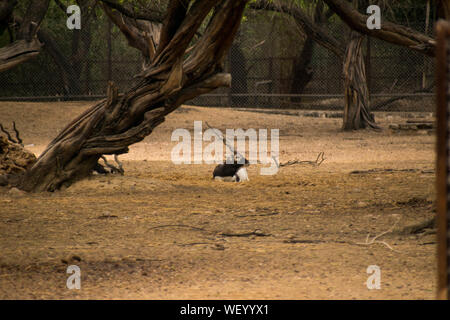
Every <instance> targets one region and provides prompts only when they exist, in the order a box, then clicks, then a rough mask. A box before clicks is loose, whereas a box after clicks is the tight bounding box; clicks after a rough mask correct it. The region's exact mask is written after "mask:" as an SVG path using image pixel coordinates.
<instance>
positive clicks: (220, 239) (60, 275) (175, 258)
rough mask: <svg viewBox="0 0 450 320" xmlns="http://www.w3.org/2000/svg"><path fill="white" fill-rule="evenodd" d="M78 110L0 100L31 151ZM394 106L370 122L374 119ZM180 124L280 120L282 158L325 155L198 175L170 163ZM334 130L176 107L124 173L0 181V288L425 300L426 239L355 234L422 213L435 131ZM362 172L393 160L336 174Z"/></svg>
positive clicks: (426, 213)
mask: <svg viewBox="0 0 450 320" xmlns="http://www.w3.org/2000/svg"><path fill="white" fill-rule="evenodd" d="M91 104H92V103H89V102H82V103H73V102H71V103H28V102H27V103H25V102H23V103H18V102H14V103H13V102H1V103H0V122H2V123H3V124H4V125H6V126H10V124H11V121H12V120H16V122H17V126H18V128H19V129H21V133H22V136H23V138H24V142H25V144H26V145H27V148H28V149H29V150H31V151H33V152H34V153H36V154H39V152H42V151H43V148H44V147H45V145H46V144H47V143H48V142H49V141H50V139H51V138H52V137H54V136H55V135H56V134H57V133H58V131H59V130H60V129H62V127H63V126H64V125H65V124H66V123H68V122H69V121H70V120H71V119H72V118H74V117H75V116H76V115H77V114H79V113H81V112H82V111H83V110H84V109H85V108H87V107H88V106H89V105H91ZM403 116H404V115H401V114H392V115H390V116H388V115H386V114H379V115H377V117H378V119H377V120H378V122H379V123H380V124H381V125H382V126H383V127H384V128H387V127H388V125H389V123H400V122H404V121H405V118H404V117H403ZM425 116H430V115H429V114H428V115H425ZM194 120H203V121H208V122H209V123H210V124H211V125H212V126H215V127H217V128H219V129H221V130H223V131H225V130H224V129H225V128H239V127H242V128H256V129H257V128H269V129H270V128H279V129H280V158H281V161H282V162H285V161H288V160H293V159H301V160H314V159H315V157H316V156H317V154H318V153H319V152H321V151H323V152H325V158H326V160H325V161H324V162H323V163H322V165H320V166H318V167H313V166H310V165H295V166H288V167H283V168H281V169H280V171H279V172H278V173H277V174H276V175H273V176H262V175H259V168H260V165H252V166H250V167H249V175H250V181H249V182H245V183H231V182H228V183H227V182H221V181H213V180H212V179H211V175H212V170H213V168H214V165H206V164H201V165H175V164H173V163H172V162H171V161H170V154H171V150H172V148H173V146H174V145H175V144H176V142H171V133H172V131H173V130H174V129H175V128H186V129H188V130H190V131H192V129H193V122H194ZM340 125H341V120H340V119H333V118H312V117H305V116H293V115H280V114H264V113H258V112H251V111H236V110H231V109H218V108H199V107H183V108H181V109H180V110H179V111H177V112H175V113H173V114H171V115H170V116H169V117H168V118H167V121H166V122H165V123H163V124H162V125H161V126H160V127H158V128H157V130H155V132H154V133H153V134H152V135H151V136H149V137H147V138H146V139H145V140H144V141H143V142H141V143H139V144H136V145H134V146H132V147H131V149H130V153H129V154H127V155H123V156H121V159H122V160H123V163H124V168H125V170H126V173H125V175H124V176H120V175H110V176H99V175H97V176H92V177H91V178H89V179H87V180H84V181H81V182H78V183H76V184H74V185H73V186H71V187H70V188H68V189H66V190H62V191H58V192H55V193H41V194H21V193H20V192H11V191H9V190H8V189H6V188H1V189H0V298H1V299H16V298H19V299H41V298H50V299H71V298H75V299H111V298H112V299H135V298H137V299H433V298H434V297H435V289H436V284H435V278H436V267H435V265H436V262H435V260H436V258H435V251H436V244H435V235H434V234H432V233H428V234H427V233H425V234H423V233H422V234H418V235H401V234H399V233H397V232H393V233H387V234H384V235H382V236H381V237H379V238H378V239H377V240H379V241H380V242H377V243H373V244H370V245H366V244H364V243H365V242H366V241H367V237H368V235H370V237H369V242H370V240H371V239H372V238H373V237H374V236H376V235H379V234H381V233H383V232H385V231H389V230H392V229H393V227H395V228H394V229H395V230H396V229H397V228H399V229H400V228H402V227H404V226H407V225H409V224H412V223H416V222H420V221H423V220H426V219H427V218H430V217H432V216H433V214H434V212H433V210H434V201H435V199H434V198H435V190H434V180H435V178H434V157H435V153H434V141H435V137H434V134H430V133H427V132H424V131H417V132H413V133H409V134H406V133H401V132H400V133H393V132H390V131H389V130H387V129H386V130H383V131H382V132H381V133H376V132H370V131H362V132H342V131H341V130H340ZM369 169H395V170H394V171H382V170H375V171H372V172H368V173H358V174H351V172H352V171H354V170H369ZM405 169H410V170H405ZM401 170H403V171H401ZM381 241H383V242H384V243H381ZM388 246H390V247H391V248H392V249H393V250H391V249H390V248H389V247H388ZM79 260H80V261H79ZM68 265H77V266H79V267H80V269H81V289H80V290H69V289H67V287H66V280H67V278H68V277H69V274H67V273H66V269H67V266H68ZM370 265H377V266H379V267H380V270H381V289H379V290H369V289H368V288H367V286H366V281H367V279H368V277H369V274H367V272H366V270H367V268H368V266H370Z"/></svg>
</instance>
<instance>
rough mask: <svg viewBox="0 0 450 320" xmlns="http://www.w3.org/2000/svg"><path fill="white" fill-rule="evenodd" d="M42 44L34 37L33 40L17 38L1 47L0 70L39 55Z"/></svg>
mask: <svg viewBox="0 0 450 320" xmlns="http://www.w3.org/2000/svg"><path fill="white" fill-rule="evenodd" d="M41 46H42V45H41V43H39V41H38V40H37V39H33V40H31V41H27V40H17V41H14V42H13V43H11V44H9V45H7V46H4V47H3V48H0V72H3V71H6V70H8V69H11V68H13V67H15V66H17V65H19V64H21V63H23V62H25V61H27V60H29V59H31V58H33V57H35V56H37V55H38V54H39V52H40V50H41Z"/></svg>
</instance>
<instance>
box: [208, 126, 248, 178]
mask: <svg viewBox="0 0 450 320" xmlns="http://www.w3.org/2000/svg"><path fill="white" fill-rule="evenodd" d="M206 125H207V126H208V127H209V128H210V129H212V128H211V126H210V125H209V124H208V123H207V122H206ZM212 130H213V131H214V133H215V134H216V135H217V136H218V137H219V138H221V139H222V141H223V144H224V145H225V146H227V147H228V148H229V149H230V151H231V152H232V153H233V156H232V157H231V158H228V159H227V161H226V162H225V163H222V164H219V165H217V166H216V167H215V168H214V171H213V179H216V180H222V181H231V182H243V181H249V180H250V179H249V178H248V172H247V169H246V167H248V166H249V165H250V162H249V161H248V160H247V159H246V158H245V157H244V156H243V155H241V154H240V153H239V152H238V151H237V150H234V148H233V147H231V146H230V145H228V143H227V142H226V139H225V138H224V137H223V136H222V135H219V134H218V133H217V132H216V130H214V129H212Z"/></svg>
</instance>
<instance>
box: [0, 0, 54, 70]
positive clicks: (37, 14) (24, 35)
mask: <svg viewBox="0 0 450 320" xmlns="http://www.w3.org/2000/svg"><path fill="white" fill-rule="evenodd" d="M49 2H50V0H34V1H30V2H29V4H28V7H27V10H26V12H25V14H24V16H23V17H16V16H14V15H13V10H14V7H15V5H16V3H17V1H15V0H0V35H1V33H3V31H4V30H5V29H6V28H7V26H8V24H9V23H13V22H14V23H15V24H16V26H15V29H17V30H15V31H16V32H15V33H16V39H15V41H14V42H13V43H11V44H8V45H6V46H4V47H2V48H0V72H2V71H5V70H8V69H11V68H13V67H15V66H17V65H19V64H21V63H23V62H25V61H27V60H29V59H31V58H33V57H35V56H37V55H38V54H39V52H40V50H41V47H42V45H41V44H40V43H39V41H38V40H37V38H36V33H37V31H38V29H39V26H40V24H41V21H42V19H44V16H45V14H46V12H47V9H48V5H49ZM11 29H13V28H11ZM11 29H10V30H9V31H10V32H11V33H10V34H11V38H12V37H13V36H12V31H11ZM11 40H13V39H11Z"/></svg>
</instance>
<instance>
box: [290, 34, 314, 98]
mask: <svg viewBox="0 0 450 320" xmlns="http://www.w3.org/2000/svg"><path fill="white" fill-rule="evenodd" d="M314 45H315V44H314V40H313V38H312V37H310V36H307V37H306V40H305V43H304V44H303V49H302V52H301V54H300V56H299V57H297V58H296V59H295V61H294V66H293V79H292V83H291V90H290V91H291V93H292V94H302V93H303V91H304V90H305V87H306V86H307V85H308V83H309V82H310V81H311V79H312V77H313V74H314V72H313V69H312V68H311V66H310V64H311V60H312V55H313V52H314ZM301 100H302V99H301V98H300V97H293V98H291V101H292V102H296V103H300V102H301Z"/></svg>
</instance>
